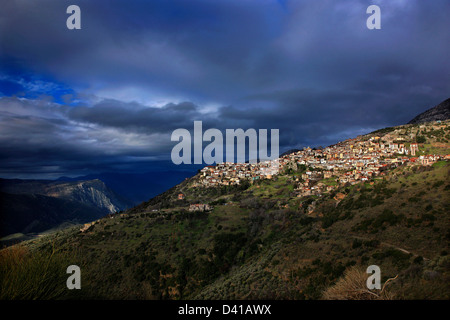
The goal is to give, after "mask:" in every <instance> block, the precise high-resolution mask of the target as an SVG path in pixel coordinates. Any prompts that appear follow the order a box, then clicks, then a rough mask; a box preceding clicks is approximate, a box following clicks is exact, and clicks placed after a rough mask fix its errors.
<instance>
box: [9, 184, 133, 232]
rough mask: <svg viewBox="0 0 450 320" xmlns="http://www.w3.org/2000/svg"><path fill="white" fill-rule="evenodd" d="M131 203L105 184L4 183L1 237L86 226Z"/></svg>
mask: <svg viewBox="0 0 450 320" xmlns="http://www.w3.org/2000/svg"><path fill="white" fill-rule="evenodd" d="M130 206H131V203H130V202H129V201H127V200H126V199H123V198H122V197H121V196H120V195H117V194H116V193H115V192H114V191H112V190H111V189H109V188H108V187H107V186H106V185H105V184H104V183H103V182H102V181H100V180H98V179H95V180H84V181H71V182H61V181H51V180H18V179H15V180H8V179H0V236H6V235H9V234H12V233H24V234H25V233H36V232H42V231H45V230H48V229H51V228H55V227H58V226H59V225H61V224H64V223H85V222H88V221H92V220H96V219H99V218H100V217H102V216H105V215H106V214H108V213H114V212H118V211H121V210H124V209H127V208H128V207H130Z"/></svg>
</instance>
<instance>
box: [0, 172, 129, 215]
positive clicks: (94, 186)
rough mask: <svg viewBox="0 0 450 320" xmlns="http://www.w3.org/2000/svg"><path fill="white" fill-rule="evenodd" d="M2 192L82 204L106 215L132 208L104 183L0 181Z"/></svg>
mask: <svg viewBox="0 0 450 320" xmlns="http://www.w3.org/2000/svg"><path fill="white" fill-rule="evenodd" d="M0 191H2V192H5V193H9V194H37V195H44V196H48V197H54V198H58V199H65V200H71V201H77V202H81V203H82V204H84V205H88V206H93V207H97V208H99V209H102V210H103V211H105V212H106V213H113V212H116V211H121V210H124V209H126V208H127V207H129V206H130V204H129V203H128V201H127V200H125V199H122V198H121V197H120V196H119V195H117V194H115V193H114V191H112V190H111V189H109V188H108V187H107V186H106V185H105V184H104V183H103V182H102V181H100V180H98V179H95V180H87V181H73V182H60V181H49V180H6V179H1V180H0Z"/></svg>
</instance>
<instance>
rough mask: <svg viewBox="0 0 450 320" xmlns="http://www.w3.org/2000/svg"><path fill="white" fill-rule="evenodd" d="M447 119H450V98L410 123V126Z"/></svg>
mask: <svg viewBox="0 0 450 320" xmlns="http://www.w3.org/2000/svg"><path fill="white" fill-rule="evenodd" d="M447 119H450V98H449V99H447V100H445V101H443V102H441V103H440V104H438V105H437V106H435V107H433V108H431V109H428V110H427V111H425V112H423V113H421V114H419V115H418V116H417V117H415V118H414V119H412V120H411V121H410V122H408V124H418V123H424V122H431V121H438V120H440V121H444V120H447Z"/></svg>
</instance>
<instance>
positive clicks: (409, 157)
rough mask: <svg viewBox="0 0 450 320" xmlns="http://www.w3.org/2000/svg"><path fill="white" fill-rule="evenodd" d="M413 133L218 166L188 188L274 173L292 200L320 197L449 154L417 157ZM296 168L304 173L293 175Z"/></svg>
mask: <svg viewBox="0 0 450 320" xmlns="http://www.w3.org/2000/svg"><path fill="white" fill-rule="evenodd" d="M427 127H429V128H431V129H432V130H440V129H445V130H448V127H449V123H445V124H441V123H433V124H431V125H429V126H427V125H421V126H420V127H419V128H418V130H420V129H424V130H425V129H426V128H427ZM416 133H417V132H412V133H411V131H408V130H406V129H396V130H395V131H394V132H390V133H387V134H384V135H370V136H359V137H357V138H355V139H348V140H345V141H343V142H340V143H338V144H335V145H333V146H329V147H327V148H321V149H311V148H303V150H300V151H297V152H294V153H290V154H287V155H284V156H282V157H280V158H279V159H277V160H272V161H264V162H259V163H230V162H225V163H220V164H217V165H215V166H207V167H205V168H203V169H202V170H200V174H199V179H198V182H197V183H195V184H194V187H199V186H204V187H214V186H227V185H238V184H241V183H242V182H243V181H245V180H246V181H250V182H251V183H252V182H254V181H256V180H260V179H274V178H275V177H276V176H277V175H278V174H285V173H287V172H290V173H291V176H292V180H293V181H294V182H295V191H296V192H297V194H298V196H306V195H320V194H321V193H323V192H327V191H331V190H333V189H334V188H337V187H338V186H339V185H342V184H346V183H350V184H355V183H358V182H361V181H368V180H371V179H372V178H373V177H376V176H379V175H383V174H384V172H383V171H385V170H386V169H387V168H389V167H392V166H398V165H400V164H408V165H414V164H420V165H431V164H433V163H434V162H436V161H438V160H443V159H447V160H448V159H449V158H450V155H445V156H443V155H434V154H432V155H431V154H430V155H417V154H418V153H419V144H418V143H416V142H408V141H415V137H416ZM300 166H302V168H304V169H305V170H302V171H301V173H298V174H296V173H297V172H299V171H298V168H299V167H300Z"/></svg>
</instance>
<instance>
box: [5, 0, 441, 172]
mask: <svg viewBox="0 0 450 320" xmlns="http://www.w3.org/2000/svg"><path fill="white" fill-rule="evenodd" d="M372 3H373V4H377V5H379V6H380V7H381V11H382V16H381V17H382V29H381V30H368V29H367V28H366V19H367V17H368V15H367V14H366V8H367V7H368V6H369V5H370V4H372ZM70 4H74V3H73V2H72V1H65V0H64V1H51V0H40V1H22V0H6V1H4V2H3V3H2V10H1V11H0V86H1V87H0V95H3V96H6V97H4V98H2V99H1V100H0V107H1V109H0V110H1V112H2V113H1V115H2V118H1V123H0V125H1V128H0V130H1V133H2V136H1V137H0V138H1V139H0V148H1V150H2V153H1V161H2V167H4V168H6V167H7V168H10V169H8V170H9V171H10V172H13V171H14V170H20V168H21V166H23V167H24V169H23V171H22V172H26V171H27V170H29V171H33V170H37V169H36V168H39V167H40V166H41V167H45V166H46V167H45V168H47V169H43V170H48V171H49V172H50V171H51V170H52V168H55V167H59V168H60V169H59V170H61V171H64V170H68V169H69V168H70V169H71V170H75V169H86V170H89V169H92V170H94V168H95V169H98V167H102V165H105V166H107V165H114V166H120V165H121V164H124V163H135V162H138V161H142V162H145V161H147V160H148V161H149V162H151V161H153V160H154V159H161V158H164V157H166V158H167V156H168V154H169V153H170V148H171V146H173V144H172V143H171V141H170V133H171V132H172V131H173V130H174V129H176V128H187V129H189V130H191V129H192V126H193V121H195V120H202V121H203V123H204V128H205V129H206V128H219V129H222V130H223V129H226V128H239V127H241V128H244V129H246V128H256V129H262V128H267V129H271V128H278V129H280V145H281V151H283V150H285V149H288V148H292V147H301V146H307V145H310V146H318V145H323V146H325V145H329V144H333V143H336V142H337V141H339V140H343V139H346V138H351V137H354V136H356V135H358V134H363V133H367V132H370V131H372V130H375V129H378V128H381V127H386V126H392V125H398V124H403V123H406V122H408V121H409V120H410V119H412V118H413V117H414V116H415V115H417V114H418V113H420V112H422V111H424V110H425V109H427V108H430V107H432V106H434V105H436V104H437V103H439V102H441V101H442V100H445V99H446V98H448V97H449V93H450V64H449V63H448V56H450V41H449V40H450V39H449V36H448V30H449V29H450V21H449V19H448V16H447V15H448V12H450V3H449V2H448V1H447V0H434V1H432V2H431V1H420V0H389V1H388V0H386V1H381V0H380V1H375V0H374V1H365V0H351V1H334V0H318V1H301V0H299V1H275V0H274V1H271V0H261V1H260V0H258V1H256V0H255V1H252V0H244V1H243V0H224V1H206V0H202V1H200V0H192V1H181V0H174V1H166V0H164V1H162V0H161V1H160V0H152V1H120V0H114V1H84V0H79V1H77V2H76V4H77V5H79V6H80V8H81V12H82V29H81V30H67V28H66V27H65V25H66V18H67V17H68V15H67V14H66V13H65V11H66V8H67V6H68V5H70ZM52 84H53V86H52ZM14 95H17V96H20V97H24V99H18V98H14V97H11V96H14ZM8 97H10V98H8ZM55 102H56V103H55ZM69 105H71V106H69ZM27 164H28V165H29V167H27ZM12 168H15V169H14V170H13V169H12ZM27 172H28V171H27Z"/></svg>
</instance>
